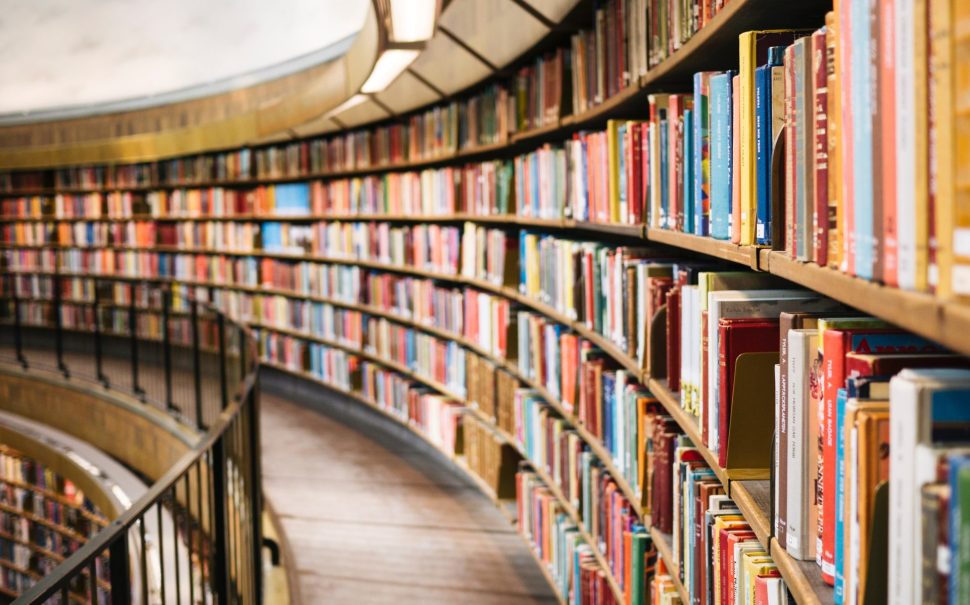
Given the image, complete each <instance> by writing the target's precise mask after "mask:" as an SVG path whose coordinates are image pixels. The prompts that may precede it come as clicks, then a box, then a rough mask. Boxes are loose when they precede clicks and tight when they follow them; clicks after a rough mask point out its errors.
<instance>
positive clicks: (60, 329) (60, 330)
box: [53, 249, 71, 378]
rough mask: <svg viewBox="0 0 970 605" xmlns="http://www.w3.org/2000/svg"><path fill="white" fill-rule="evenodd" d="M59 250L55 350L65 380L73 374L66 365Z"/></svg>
mask: <svg viewBox="0 0 970 605" xmlns="http://www.w3.org/2000/svg"><path fill="white" fill-rule="evenodd" d="M59 252H60V251H59V250H57V249H55V250H54V292H53V295H54V350H55V351H56V353H57V369H58V370H60V371H61V373H62V374H64V378H70V377H71V373H70V372H69V371H68V369H67V365H66V364H65V363H64V325H63V318H62V317H61V276H60V263H59V262H58V257H59V256H60V254H59Z"/></svg>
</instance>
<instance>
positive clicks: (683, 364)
mask: <svg viewBox="0 0 970 605" xmlns="http://www.w3.org/2000/svg"><path fill="white" fill-rule="evenodd" d="M691 289H695V290H696V289H697V286H682V287H681V289H680V406H681V407H682V408H684V409H685V410H690V407H689V405H690V399H689V392H690V379H691V373H690V341H691V337H692V336H691V335H692V330H691V327H692V326H691V321H690V319H691V313H690V302H691V300H692V297H691V295H690V291H691Z"/></svg>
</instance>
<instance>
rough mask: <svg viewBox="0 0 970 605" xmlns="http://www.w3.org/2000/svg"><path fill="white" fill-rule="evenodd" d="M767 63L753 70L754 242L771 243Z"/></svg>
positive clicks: (769, 71)
mask: <svg viewBox="0 0 970 605" xmlns="http://www.w3.org/2000/svg"><path fill="white" fill-rule="evenodd" d="M770 106H771V67H770V66H768V65H763V66H761V67H758V68H757V69H756V70H755V72H754V146H755V197H756V199H757V202H756V207H757V210H756V213H755V243H757V244H759V245H767V244H771V191H770V187H769V186H768V183H769V176H770V175H769V171H770V170H771V118H770V115H771V113H770V112H771V110H770Z"/></svg>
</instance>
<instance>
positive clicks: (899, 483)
mask: <svg viewBox="0 0 970 605" xmlns="http://www.w3.org/2000/svg"><path fill="white" fill-rule="evenodd" d="M944 402H946V403H950V405H949V406H947V407H948V408H949V409H948V412H949V414H950V415H951V416H952V414H953V413H954V412H958V411H959V412H963V411H964V410H965V411H966V412H967V415H970V371H968V370H903V371H902V372H900V373H899V374H898V375H896V376H895V377H893V379H892V381H891V382H890V384H889V434H890V443H892V447H891V448H890V450H889V455H890V459H889V590H888V593H889V603H890V605H909V604H911V603H916V602H918V597H919V595H920V578H921V577H922V569H921V567H922V552H923V541H922V534H921V532H920V518H921V512H920V511H921V508H920V506H921V504H920V487H921V486H922V485H923V484H924V483H928V482H931V481H933V480H934V479H935V476H936V462H937V457H938V455H939V451H940V450H939V449H937V448H935V447H934V446H933V443H932V438H933V437H932V432H933V424H934V420H933V418H934V404H935V403H941V404H942V403H944ZM955 404H958V405H955ZM962 416H963V414H962V413H961V417H962Z"/></svg>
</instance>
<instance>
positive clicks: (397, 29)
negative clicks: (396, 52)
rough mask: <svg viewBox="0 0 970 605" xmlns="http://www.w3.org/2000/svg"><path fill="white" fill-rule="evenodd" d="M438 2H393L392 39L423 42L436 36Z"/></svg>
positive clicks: (400, 0) (401, 0) (432, 0)
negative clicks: (435, 24)
mask: <svg viewBox="0 0 970 605" xmlns="http://www.w3.org/2000/svg"><path fill="white" fill-rule="evenodd" d="M437 9H438V0H391V30H392V31H391V34H392V36H391V38H392V39H393V40H394V41H395V42H422V41H424V40H430V39H431V36H433V35H434V21H435V13H436V12H437Z"/></svg>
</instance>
